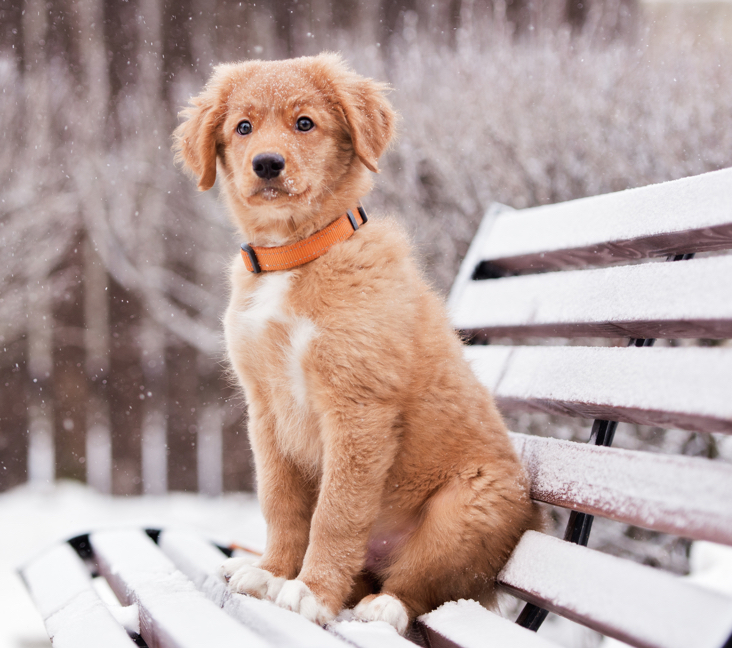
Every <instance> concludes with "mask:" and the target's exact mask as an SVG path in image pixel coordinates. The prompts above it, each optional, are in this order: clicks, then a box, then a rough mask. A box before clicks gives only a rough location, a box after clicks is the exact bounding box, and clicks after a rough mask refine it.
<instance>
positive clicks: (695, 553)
mask: <svg viewBox="0 0 732 648" xmlns="http://www.w3.org/2000/svg"><path fill="white" fill-rule="evenodd" d="M110 526H125V527H130V526H135V527H138V528H160V527H165V528H181V529H189V530H194V531H196V532H198V533H200V534H202V535H203V536H206V537H209V538H212V539H214V540H217V541H219V542H222V543H228V542H231V541H237V542H239V543H240V544H243V545H245V546H247V547H250V548H252V549H260V550H261V549H262V548H263V547H264V541H265V524H264V520H263V519H262V516H261V513H260V511H259V506H258V504H257V502H256V499H255V497H254V496H253V495H246V494H228V495H224V496H222V497H217V498H210V497H205V496H202V495H195V494H184V493H172V494H169V495H165V496H161V497H110V496H106V495H100V494H99V493H96V492H95V491H93V490H91V489H90V488H88V487H85V486H83V485H81V484H77V483H72V482H61V483H57V484H55V485H53V486H49V487H45V488H39V487H32V486H23V487H20V488H17V489H14V490H12V491H10V492H7V493H3V494H2V495H0V610H2V622H1V623H0V648H49V646H50V645H51V644H50V642H49V640H48V637H47V635H46V631H45V629H44V627H43V623H42V622H41V618H40V616H39V614H38V612H37V611H36V609H35V607H34V605H33V603H32V601H31V600H30V598H29V596H28V594H27V592H26V589H25V586H24V585H23V583H22V581H21V580H20V578H19V577H18V575H17V572H16V570H17V568H18V567H19V566H20V565H22V564H23V563H24V562H25V561H27V560H29V559H30V558H32V557H33V556H34V555H35V554H36V553H38V552H40V551H43V550H44V549H45V548H47V547H49V546H51V545H53V544H54V543H56V542H59V541H63V540H65V539H67V538H70V537H73V536H75V535H78V534H80V533H85V532H88V531H90V530H98V529H100V528H105V527H110ZM691 568H692V575H691V576H690V578H691V579H692V580H693V581H694V582H696V583H697V584H699V585H701V586H704V587H709V588H711V589H714V590H717V591H720V592H724V593H726V594H729V595H732V548H731V547H722V546H719V545H714V544H711V543H708V542H697V543H694V545H693V547H692V555H691ZM540 634H541V635H542V636H544V637H545V638H547V639H551V640H552V641H555V642H557V643H558V644H559V645H562V646H566V647H567V648H590V647H597V646H598V645H599V642H600V637H599V635H597V634H596V633H594V632H592V631H590V630H588V629H586V628H583V627H581V626H578V625H576V624H574V623H572V622H570V621H567V620H565V619H561V618H559V617H555V616H553V615H550V617H549V619H548V620H547V623H545V625H544V627H542V629H541V631H540ZM619 645H622V644H618V643H617V642H610V641H609V640H606V641H605V642H604V643H602V644H601V647H602V648H611V646H612V648H615V646H619Z"/></svg>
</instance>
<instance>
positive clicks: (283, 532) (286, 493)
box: [222, 408, 315, 600]
mask: <svg viewBox="0 0 732 648" xmlns="http://www.w3.org/2000/svg"><path fill="white" fill-rule="evenodd" d="M253 409H254V408H252V410H253ZM249 435H250V439H251V442H252V449H253V451H254V461H255V465H256V471H257V493H258V496H259V502H260V505H261V508H262V513H263V515H264V519H265V521H266V522H267V546H266V549H265V552H264V555H263V556H262V558H261V559H260V560H258V561H257V562H255V563H254V564H250V563H249V561H247V560H246V559H242V558H232V559H230V560H227V561H226V562H225V563H224V565H223V567H222V574H223V575H224V577H225V578H226V580H228V581H229V586H230V588H231V589H232V590H234V591H236V592H240V593H242V594H251V595H253V596H256V597H258V598H267V599H269V600H274V599H275V598H276V597H277V594H278V593H279V591H280V588H281V587H282V585H283V583H284V582H285V580H287V579H291V578H295V576H296V575H297V574H298V572H299V571H300V568H301V566H302V562H303V556H304V555H305V550H306V548H307V544H308V534H309V531H310V518H311V516H312V512H313V507H314V505H315V489H314V487H313V484H311V483H310V481H309V480H307V479H306V478H305V476H304V475H303V474H302V472H301V471H300V470H299V469H298V468H297V466H295V465H294V464H293V462H292V461H288V460H287V459H286V458H285V457H284V456H283V455H282V453H281V452H280V451H279V449H278V448H277V446H276V443H275V431H274V422H273V421H272V420H270V419H269V418H267V417H261V418H260V417H257V416H256V415H254V414H252V413H251V410H250V420H249Z"/></svg>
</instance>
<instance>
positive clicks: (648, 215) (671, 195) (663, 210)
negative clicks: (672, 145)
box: [476, 169, 732, 272]
mask: <svg viewBox="0 0 732 648" xmlns="http://www.w3.org/2000/svg"><path fill="white" fill-rule="evenodd" d="M476 244H477V245H478V247H479V249H478V250H477V255H478V256H479V258H480V261H485V262H489V263H490V264H492V265H493V266H495V267H496V268H497V269H502V270H504V271H507V272H522V271H526V270H531V271H533V272H536V271H540V270H551V269H561V268H568V267H576V266H585V265H604V264H608V263H618V262H622V261H625V260H628V259H639V258H648V257H654V256H666V255H668V254H677V253H689V252H702V251H708V250H720V249H729V248H732V169H723V170H721V171H715V172H713V173H706V174H703V175H700V176H695V177H692V178H684V179H682V180H675V181H673V182H666V183H661V184H658V185H651V186H648V187H641V188H638V189H631V190H628V191H621V192H617V193H612V194H606V195H603V196H593V197H591V198H583V199H580V200H572V201H569V202H565V203H560V204H556V205H546V206H543V207H535V208H532V209H524V210H521V211H518V212H506V213H504V214H501V215H499V216H498V217H497V218H496V219H495V220H494V221H493V224H492V227H491V229H490V232H489V233H488V234H487V235H486V236H484V237H483V238H482V239H476Z"/></svg>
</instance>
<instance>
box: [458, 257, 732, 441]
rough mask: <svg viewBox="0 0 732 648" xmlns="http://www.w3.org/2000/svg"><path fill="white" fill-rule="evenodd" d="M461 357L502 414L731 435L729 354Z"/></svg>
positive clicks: (595, 350)
mask: <svg viewBox="0 0 732 648" xmlns="http://www.w3.org/2000/svg"><path fill="white" fill-rule="evenodd" d="M730 260H732V257H730ZM669 265H672V264H669ZM674 265H682V264H674ZM729 301H730V303H732V291H731V292H730V298H729ZM465 355H466V357H467V358H468V360H469V361H470V362H471V364H472V366H473V370H474V371H475V373H476V375H477V376H478V378H479V379H480V380H481V382H482V383H483V384H484V385H486V387H488V388H489V389H490V390H491V391H492V393H493V394H494V396H495V397H496V399H497V401H498V403H499V405H500V406H501V408H502V409H503V410H504V411H516V410H529V411H531V410H534V411H545V412H550V413H555V414H565V415H572V416H581V417H584V418H603V419H611V420H616V421H626V422H630V423H640V424H643V425H659V426H661V427H675V428H682V429H686V430H693V431H701V432H726V433H732V398H728V396H729V394H730V391H731V390H732V348H726V349H721V348H720V349H714V348H696V347H687V348H658V349H653V348H637V347H627V348H621V347H549V346H542V347H530V346H490V345H489V346H481V345H475V346H468V347H466V348H465ZM650 385H653V387H652V388H651V387H649V386H650Z"/></svg>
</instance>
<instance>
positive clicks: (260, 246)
mask: <svg viewBox="0 0 732 648" xmlns="http://www.w3.org/2000/svg"><path fill="white" fill-rule="evenodd" d="M385 90H386V87H385V86H384V85H382V84H380V83H377V82H375V81H373V80H370V79H366V78H363V77H361V76H358V75H357V74H355V73H353V72H352V71H350V70H349V69H348V68H347V67H346V66H345V65H344V64H343V62H342V61H341V60H340V58H339V57H338V56H337V55H334V54H322V55H320V56H316V57H307V58H299V59H293V60H287V61H272V62H262V61H248V62H244V63H235V64H229V65H221V66H219V67H217V68H216V69H215V71H214V73H213V76H212V78H211V79H210V81H209V82H208V84H207V85H206V87H205V89H204V90H203V92H202V93H201V94H200V95H198V96H197V97H194V98H193V99H192V100H191V106H190V107H189V108H188V109H187V110H185V111H183V113H181V114H182V115H183V117H184V118H185V121H184V122H183V123H182V124H181V125H180V126H179V127H178V128H177V129H176V131H175V133H174V140H175V144H174V148H175V149H176V150H177V158H178V160H179V161H181V162H182V163H183V165H184V166H185V167H186V168H187V169H188V170H189V171H190V173H191V174H192V175H193V176H194V177H195V179H196V180H197V182H198V188H199V189H200V190H202V191H205V190H207V189H210V188H211V187H212V186H213V185H214V181H215V179H216V177H217V176H218V177H219V181H220V189H221V192H222V193H223V195H224V197H225V199H226V202H227V204H228V209H229V213H230V215H231V218H232V220H233V222H234V224H235V225H236V226H237V228H238V229H239V231H240V233H241V236H242V237H243V239H244V240H245V241H247V242H248V243H249V246H247V249H246V254H244V255H243V256H242V258H239V257H237V258H236V259H235V260H234V262H233V264H232V266H231V301H230V304H229V307H228V310H227V312H226V316H225V319H224V328H225V337H226V347H227V351H228V357H229V360H230V362H231V365H232V367H233V369H234V371H235V373H236V375H237V377H238V380H239V382H240V384H241V386H242V388H243V390H244V394H245V397H246V400H247V403H248V408H249V437H250V440H251V445H252V449H253V452H254V459H255V464H256V474H257V487H258V495H259V500H260V502H261V507H262V512H263V514H264V517H265V519H266V521H267V546H266V550H265V553H264V556H263V557H262V558H261V560H259V561H258V562H257V563H255V564H254V565H251V564H246V563H245V561H243V560H241V559H232V560H229V561H227V562H226V563H225V564H224V566H223V568H222V570H223V574H224V576H225V578H226V579H227V580H228V582H229V586H230V588H231V589H232V590H233V591H236V592H241V593H246V594H251V595H253V596H257V597H260V598H266V599H269V600H271V601H274V602H275V603H276V604H277V605H279V606H282V607H284V608H287V609H289V610H294V611H295V612H299V613H301V614H303V615H304V616H306V617H307V618H308V619H310V620H312V621H314V622H316V623H319V624H326V623H328V622H329V621H331V620H332V619H333V618H334V617H335V616H336V615H337V614H338V613H339V611H340V610H341V609H343V608H344V607H353V606H355V610H354V614H355V616H356V618H359V619H362V620H383V621H387V622H388V623H390V624H392V625H393V626H394V627H396V629H397V630H398V631H399V632H400V633H402V634H403V633H404V632H405V631H406V629H407V627H408V624H409V622H410V621H411V620H412V619H414V618H415V617H416V616H417V615H420V614H423V613H425V612H428V611H429V610H432V609H434V608H435V607H437V606H439V605H440V604H441V603H443V602H445V601H450V600H457V599H460V598H474V599H478V600H480V601H482V602H484V603H485V604H489V603H490V602H491V601H492V599H493V596H494V592H493V590H494V581H495V577H496V574H497V573H498V571H499V570H500V569H501V567H502V566H503V564H504V563H505V561H506V559H507V558H508V556H509V555H510V553H511V551H512V549H513V547H514V546H515V544H516V543H517V541H518V539H519V538H520V536H521V534H522V533H523V532H524V531H525V530H526V529H529V528H535V527H536V526H537V524H538V522H537V520H538V517H537V511H536V509H535V506H534V505H533V504H532V502H531V501H530V499H529V496H528V488H527V481H526V477H525V474H524V472H523V470H522V468H521V466H520V464H519V462H518V461H517V458H516V456H515V454H514V451H513V449H512V447H511V444H510V442H509V439H508V436H507V434H506V429H505V427H504V424H503V422H502V420H501V417H500V415H499V413H498V411H497V409H496V407H495V405H494V403H493V401H492V400H491V397H490V396H489V394H488V393H487V392H486V390H485V389H484V388H483V387H482V386H481V385H480V383H479V382H478V381H477V379H476V378H475V376H474V375H473V373H472V371H471V369H470V367H469V366H468V364H467V363H466V361H465V360H464V359H463V355H462V349H461V342H460V340H459V339H458V336H457V335H456V334H455V332H454V331H453V330H452V329H451V327H450V324H449V322H448V318H447V316H446V312H445V308H444V306H443V304H442V302H441V300H440V299H438V297H437V296H436V295H435V294H434V293H433V292H432V291H431V290H430V288H429V287H428V286H427V284H426V283H425V280H424V279H423V278H422V276H421V275H420V272H419V270H418V269H417V265H416V263H415V261H414V260H413V258H412V254H411V250H410V246H409V243H408V241H407V239H406V237H405V235H404V233H403V232H402V231H401V229H400V228H399V227H398V226H397V225H396V224H394V223H393V222H391V221H389V220H369V221H368V222H365V220H364V217H365V216H366V215H365V213H364V212H363V211H362V210H361V211H359V209H358V207H359V201H360V199H361V198H362V197H363V196H364V195H365V194H366V193H367V192H368V191H369V189H370V188H371V176H370V173H371V172H376V171H377V161H378V159H379V156H380V155H381V154H382V153H383V152H384V150H385V149H386V147H387V145H388V144H389V141H390V140H391V138H392V136H393V135H394V124H395V113H394V111H393V110H392V108H391V106H390V105H389V103H388V102H387V100H386V98H385V96H384V95H385ZM338 223H340V225H339V226H338V228H340V229H339V230H338V231H339V233H338V235H337V236H335V237H333V236H331V234H332V230H333V228H334V227H335V225H337V224H338ZM344 223H347V225H346V229H344V227H343V224H344ZM329 228H330V229H329ZM338 228H336V229H338ZM344 232H345V233H344ZM283 250H284V252H282V251H283ZM281 252H282V254H281ZM278 255H279V256H278ZM282 255H284V256H282ZM283 259H284V260H283ZM293 262H294V263H295V265H294V266H291V265H289V264H291V263H293ZM257 266H259V267H257ZM257 270H260V271H259V272H257Z"/></svg>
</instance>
